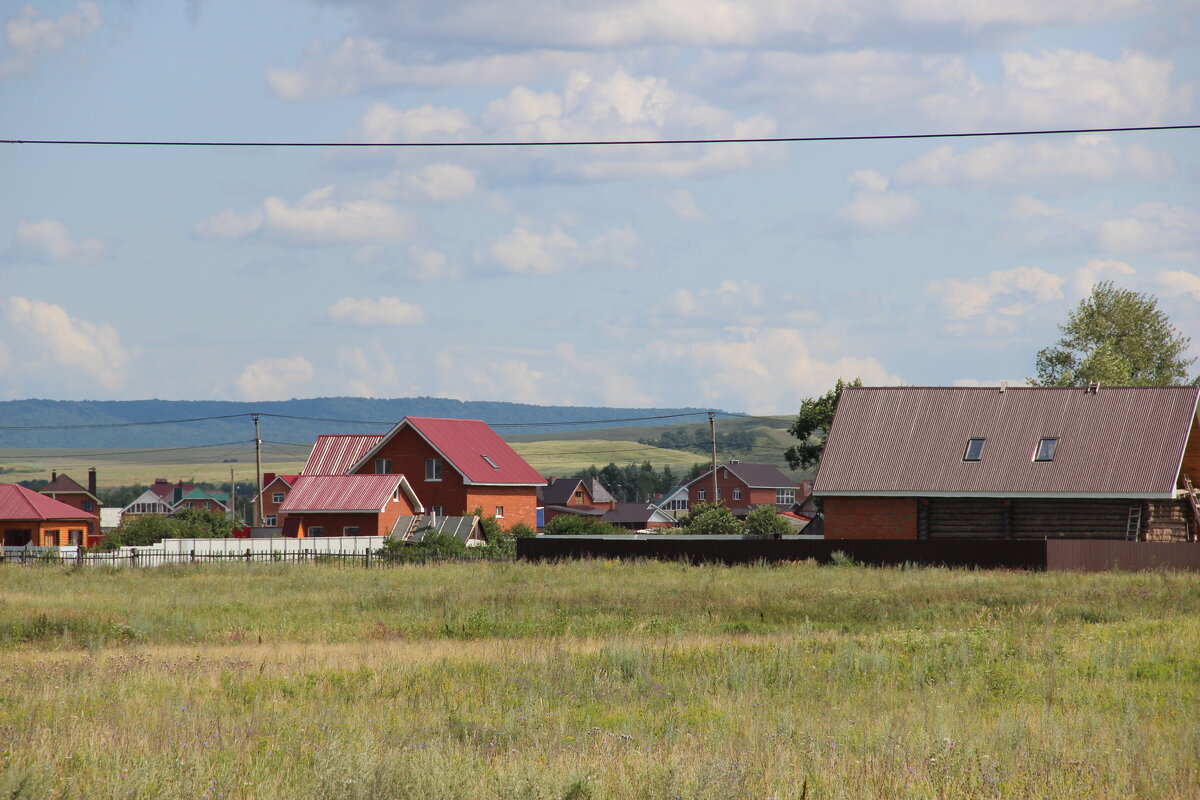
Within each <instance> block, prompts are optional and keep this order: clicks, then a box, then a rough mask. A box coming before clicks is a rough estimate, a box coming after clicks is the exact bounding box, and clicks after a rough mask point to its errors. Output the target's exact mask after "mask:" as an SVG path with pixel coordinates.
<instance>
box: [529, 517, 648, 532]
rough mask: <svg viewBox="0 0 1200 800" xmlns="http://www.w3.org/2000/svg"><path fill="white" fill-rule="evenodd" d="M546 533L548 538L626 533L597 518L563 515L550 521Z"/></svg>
mask: <svg viewBox="0 0 1200 800" xmlns="http://www.w3.org/2000/svg"><path fill="white" fill-rule="evenodd" d="M546 533H547V534H548V535H550V536H620V535H621V534H624V533H628V531H625V530H622V529H621V528H618V527H617V526H616V525H610V524H608V523H607V522H603V521H601V520H600V518H599V517H577V516H575V515H574V514H563V515H562V516H559V517H555V518H554V519H552V520H550V522H549V524H547V525H546Z"/></svg>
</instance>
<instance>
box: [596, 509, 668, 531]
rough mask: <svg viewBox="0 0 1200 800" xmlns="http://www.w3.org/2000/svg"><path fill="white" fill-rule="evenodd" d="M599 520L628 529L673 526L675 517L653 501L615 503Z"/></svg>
mask: <svg viewBox="0 0 1200 800" xmlns="http://www.w3.org/2000/svg"><path fill="white" fill-rule="evenodd" d="M601 521H603V522H607V523H608V524H610V525H616V526H617V527H618V528H624V529H625V530H628V531H646V530H660V529H663V528H674V527H675V518H674V517H672V516H670V515H669V514H667V513H666V512H665V511H663V510H662V509H661V508H659V507H658V506H656V505H654V503H615V504H614V505H613V508H611V509H610V510H609V511H608V512H607V513H606V514H605V515H604V516H603V517H602V518H601Z"/></svg>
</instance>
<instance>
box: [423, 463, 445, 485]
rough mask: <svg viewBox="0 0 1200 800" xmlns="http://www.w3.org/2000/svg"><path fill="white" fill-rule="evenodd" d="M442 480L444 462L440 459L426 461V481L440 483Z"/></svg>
mask: <svg viewBox="0 0 1200 800" xmlns="http://www.w3.org/2000/svg"><path fill="white" fill-rule="evenodd" d="M441 479H442V460H441V459H440V458H427V459H425V480H427V481H440V480H441Z"/></svg>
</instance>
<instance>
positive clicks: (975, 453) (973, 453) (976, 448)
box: [963, 439, 987, 461]
mask: <svg viewBox="0 0 1200 800" xmlns="http://www.w3.org/2000/svg"><path fill="white" fill-rule="evenodd" d="M986 441H987V439H967V449H966V451H965V452H964V453H963V461H982V460H983V443H984V442H986Z"/></svg>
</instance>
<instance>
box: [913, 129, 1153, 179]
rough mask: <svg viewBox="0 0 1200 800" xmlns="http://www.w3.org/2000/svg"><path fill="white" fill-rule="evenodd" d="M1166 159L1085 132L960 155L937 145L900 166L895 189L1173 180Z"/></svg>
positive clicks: (1011, 142)
mask: <svg viewBox="0 0 1200 800" xmlns="http://www.w3.org/2000/svg"><path fill="white" fill-rule="evenodd" d="M1173 173H1174V164H1173V163H1172V161H1171V159H1170V157H1169V156H1168V155H1166V154H1164V153H1160V152H1157V151H1155V150H1152V149H1150V148H1148V147H1144V146H1142V145H1136V144H1132V145H1126V146H1121V145H1118V144H1117V143H1116V142H1115V141H1113V138H1112V137H1111V136H1107V135H1103V134H1086V135H1081V136H1076V137H1074V138H1072V139H1069V140H1066V141H1053V140H1042V141H1036V142H1029V143H1022V142H1017V141H1014V140H1004V141H998V142H994V143H991V144H987V145H983V146H981V147H974V148H971V149H969V150H966V151H963V152H961V153H960V152H958V151H956V150H955V148H954V147H952V146H949V145H947V146H944V147H937V148H935V149H933V150H930V151H929V152H927V153H925V154H924V155H922V156H920V157H919V158H917V159H915V160H913V161H909V162H907V163H905V164H902V165H901V166H900V167H899V168H898V169H897V170H896V171H895V173H894V175H893V176H892V180H893V182H894V183H895V184H896V185H900V186H915V185H931V186H947V185H949V186H958V187H965V188H987V187H993V186H1027V185H1029V184H1030V183H1054V184H1056V185H1057V184H1060V183H1061V182H1062V181H1113V180H1119V179H1120V180H1138V181H1154V180H1160V179H1162V178H1166V177H1169V176H1171V175H1172V174H1173Z"/></svg>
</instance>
